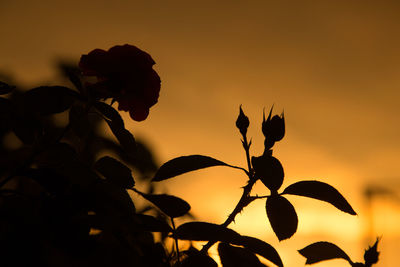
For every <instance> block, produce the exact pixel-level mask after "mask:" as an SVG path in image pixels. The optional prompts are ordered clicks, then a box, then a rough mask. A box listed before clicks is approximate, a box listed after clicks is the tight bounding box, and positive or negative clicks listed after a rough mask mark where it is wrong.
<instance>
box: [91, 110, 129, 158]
mask: <svg viewBox="0 0 400 267" xmlns="http://www.w3.org/2000/svg"><path fill="white" fill-rule="evenodd" d="M94 106H95V107H96V109H97V110H98V111H100V113H101V114H103V115H104V117H106V120H105V121H106V123H107V124H108V126H109V127H110V129H111V131H112V133H113V134H114V136H115V137H116V138H117V140H118V142H119V143H120V144H121V146H122V148H123V149H124V150H125V151H126V152H128V153H130V154H133V152H135V151H136V142H135V138H134V137H133V135H132V134H131V133H130V132H129V131H128V130H127V129H125V125H124V121H123V120H122V117H121V115H119V113H118V111H116V110H115V109H114V108H113V107H112V106H110V105H108V104H106V103H103V102H96V103H95V104H94Z"/></svg>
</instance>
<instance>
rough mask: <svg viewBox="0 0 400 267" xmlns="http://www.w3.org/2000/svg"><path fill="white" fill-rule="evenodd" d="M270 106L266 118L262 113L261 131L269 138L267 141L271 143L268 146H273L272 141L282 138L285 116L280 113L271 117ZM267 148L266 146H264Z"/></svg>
mask: <svg viewBox="0 0 400 267" xmlns="http://www.w3.org/2000/svg"><path fill="white" fill-rule="evenodd" d="M271 113H272V108H271V110H270V112H269V115H268V118H267V120H265V115H263V122H262V132H263V134H264V136H265V138H266V139H269V140H268V142H267V141H266V143H268V144H269V145H271V144H272V145H271V146H270V147H268V149H269V148H271V147H272V146H273V143H274V142H277V141H280V140H282V138H283V137H284V136H285V116H284V114H283V112H282V114H281V115H280V116H279V115H275V116H273V117H272V118H271ZM266 148H267V147H266Z"/></svg>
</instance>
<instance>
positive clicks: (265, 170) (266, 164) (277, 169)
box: [251, 154, 285, 191]
mask: <svg viewBox="0 0 400 267" xmlns="http://www.w3.org/2000/svg"><path fill="white" fill-rule="evenodd" d="M251 164H252V165H253V167H254V171H255V175H256V178H259V179H260V180H261V182H262V183H263V184H264V185H265V186H266V187H268V189H270V190H271V191H277V190H278V189H279V188H280V187H281V185H282V183H283V178H284V176H285V174H284V171H283V167H282V164H281V163H280V161H279V160H278V159H277V158H275V157H272V156H270V155H266V154H264V155H262V156H260V157H252V158H251Z"/></svg>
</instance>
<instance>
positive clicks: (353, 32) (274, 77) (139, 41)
mask: <svg viewBox="0 0 400 267" xmlns="http://www.w3.org/2000/svg"><path fill="white" fill-rule="evenodd" d="M189 2H190V3H189ZM216 2H217V1H122V0H115V1H104V0H97V1H66V0H61V1H48V0H42V1H26V0H25V1H22V0H2V1H0V35H1V37H2V38H1V42H0V72H1V73H4V74H7V75H12V76H13V77H14V78H15V81H17V82H18V83H22V84H25V85H34V84H39V83H43V82H48V81H51V80H55V78H56V77H57V74H56V73H55V72H54V63H55V62H56V61H57V60H58V59H72V60H78V59H79V56H80V55H81V54H83V53H87V52H89V51H90V50H92V49H94V48H103V49H108V48H109V47H111V46H113V45H115V44H124V43H129V44H134V45H137V46H138V47H139V48H141V49H143V50H145V51H147V52H149V53H150V54H151V55H152V57H153V58H154V59H155V61H156V62H157V65H156V69H157V71H158V73H159V74H160V76H161V79H162V89H161V90H162V91H161V95H160V99H159V103H158V104H157V105H156V106H154V107H153V108H152V110H151V113H150V116H149V118H148V120H146V121H145V122H142V123H131V124H129V128H130V129H131V130H132V131H133V133H134V134H135V135H137V136H139V137H143V138H145V139H146V140H147V142H148V143H149V144H150V145H151V146H152V147H153V148H155V149H156V152H157V156H158V159H159V162H160V163H162V162H164V161H166V160H168V159H171V158H172V157H175V156H179V155H187V154H205V155H210V156H213V157H216V158H218V159H221V160H224V161H226V162H229V163H232V164H237V165H242V166H245V158H244V155H243V153H242V151H241V144H240V141H239V134H238V132H237V130H236V129H235V125H234V122H235V120H236V116H237V112H238V107H239V105H240V104H242V105H243V109H244V111H245V113H246V114H247V115H248V116H249V117H250V120H251V125H250V127H251V129H250V132H249V134H250V135H251V136H252V137H253V143H254V145H253V150H252V151H253V153H254V155H258V154H260V153H261V152H262V144H263V137H262V134H261V132H260V123H261V119H262V110H263V108H264V107H266V108H267V109H269V108H270V106H271V105H272V104H275V110H276V112H279V113H280V112H281V111H282V110H283V109H284V110H285V117H286V122H287V134H286V137H285V139H284V140H283V141H282V142H280V143H279V144H278V145H276V147H275V155H276V156H277V157H278V158H279V159H280V160H281V162H282V164H283V166H284V168H285V173H286V180H285V183H284V185H288V184H290V183H292V182H295V181H298V180H300V179H319V180H321V181H325V182H328V183H330V184H332V185H334V186H336V187H337V188H338V189H339V191H341V192H342V193H343V194H344V195H345V197H346V198H347V199H348V200H349V201H350V203H351V204H352V205H353V207H354V208H355V210H356V211H357V212H358V213H359V216H358V217H351V216H349V215H347V214H344V213H341V212H337V211H336V210H335V209H334V208H331V207H330V206H328V205H325V204H320V203H318V202H316V201H311V200H310V201H308V200H302V199H301V200H298V201H296V200H295V199H299V198H293V200H294V201H295V206H296V209H297V211H298V213H299V217H300V225H299V232H298V234H297V236H296V235H295V237H294V238H293V240H289V241H283V242H281V243H280V244H279V243H278V242H277V240H276V238H275V237H274V236H273V235H271V234H270V233H271V231H270V228H269V226H268V224H267V223H266V217H265V211H264V207H263V203H261V202H262V201H260V203H257V204H255V205H254V207H249V208H248V209H247V210H245V212H244V214H243V215H242V216H241V217H240V218H239V219H238V221H237V225H236V226H235V229H238V230H239V231H240V232H243V233H246V231H247V232H248V234H254V235H258V236H259V237H260V238H263V239H265V240H266V241H267V242H270V243H271V244H273V245H274V246H276V247H277V248H278V249H279V251H280V252H281V251H283V252H282V253H281V254H282V255H283V259H284V261H285V262H286V263H287V265H286V266H289V267H291V266H302V265H303V264H304V259H303V258H302V257H301V256H299V255H298V254H297V253H296V249H300V248H302V247H304V246H305V245H307V244H309V243H311V242H314V241H318V240H320V239H321V238H324V239H326V240H328V241H332V242H336V243H337V244H338V245H340V246H341V247H343V248H345V249H348V250H349V251H351V252H349V253H350V254H351V255H354V256H352V258H353V259H354V260H361V257H362V248H364V247H365V246H366V245H365V243H364V241H365V233H366V232H367V231H368V230H367V229H368V214H369V213H368V210H367V209H366V208H365V202H364V201H363V195H362V190H363V188H364V186H366V184H369V183H374V184H379V185H382V186H389V187H391V188H393V189H394V190H397V189H399V188H400V186H399V185H400V175H399V173H400V164H399V158H400V119H399V115H400V106H399V104H398V101H399V99H400V75H399V74H400V50H399V47H400V16H399V15H398V14H400V3H399V2H398V1H394V0H393V1H379V2H378V1H338V0H335V1H279V2H278V1H246V2H244V1H218V3H216ZM233 2H234V3H233ZM56 81H57V80H56ZM125 118H126V119H127V120H128V117H125ZM244 183H245V177H243V176H241V173H238V172H236V171H234V170H227V169H224V168H214V169H210V170H205V171H200V172H196V173H193V174H190V175H185V176H182V177H178V178H176V179H175V180H173V181H171V182H168V183H165V184H166V185H165V188H166V189H167V190H168V191H169V192H170V193H173V194H176V195H178V196H180V197H182V198H184V199H186V200H187V201H188V202H189V203H191V205H192V208H193V210H194V212H195V213H196V214H197V215H199V217H200V218H201V219H204V220H210V221H213V222H216V223H219V222H222V221H223V220H224V219H225V217H226V215H227V214H228V212H229V210H230V209H231V208H233V205H234V203H235V201H237V200H238V198H239V197H240V191H239V187H240V186H242V185H243V184H244ZM167 184H168V185H167ZM257 190H258V192H262V190H263V188H262V187H258V188H257ZM291 200H292V199H291ZM371 212H372V213H373V214H374V215H376V217H375V219H374V224H373V225H374V232H375V233H374V234H378V235H381V234H383V241H382V249H383V251H384V252H383V253H382V262H381V263H380V264H379V265H378V266H393V265H390V260H391V257H392V258H393V257H396V256H397V255H396V253H395V252H394V251H396V249H397V250H398V249H399V248H400V247H399V246H398V245H397V246H396V242H397V241H396V240H398V239H399V237H400V229H399V227H398V225H400V218H399V217H400V205H399V204H398V203H396V202H394V201H393V200H391V199H390V198H387V197H386V198H379V199H377V200H376V201H374V202H373V205H372V211H371ZM246 218H247V219H246ZM342 233H345V234H344V235H343V234H342ZM343 236H344V237H343ZM287 247H289V248H290V249H287ZM286 259H287V260H286ZM341 263H342V262H340V261H333V262H332V263H326V264H320V266H346V265H340V264H341Z"/></svg>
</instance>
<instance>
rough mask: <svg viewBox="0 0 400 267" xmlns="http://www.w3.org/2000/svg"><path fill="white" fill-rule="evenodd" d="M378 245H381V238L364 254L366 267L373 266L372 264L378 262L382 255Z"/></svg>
mask: <svg viewBox="0 0 400 267" xmlns="http://www.w3.org/2000/svg"><path fill="white" fill-rule="evenodd" d="M378 243H379V238H378V239H376V242H375V244H374V245H373V246H372V247H369V248H368V249H367V250H365V253H364V260H365V266H371V265H372V264H375V263H377V262H378V259H379V253H380V252H379V251H378Z"/></svg>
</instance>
